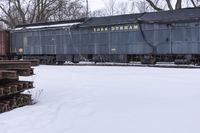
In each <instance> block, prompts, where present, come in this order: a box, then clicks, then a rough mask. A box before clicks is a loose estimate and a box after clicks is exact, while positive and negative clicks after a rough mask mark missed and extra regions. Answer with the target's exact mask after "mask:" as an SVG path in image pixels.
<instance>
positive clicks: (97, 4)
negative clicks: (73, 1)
mask: <svg viewBox="0 0 200 133" xmlns="http://www.w3.org/2000/svg"><path fill="white" fill-rule="evenodd" d="M88 1H89V7H90V9H91V10H92V11H94V10H98V9H101V8H103V7H105V3H106V1H108V0H88ZM117 1H120V2H122V1H128V0H117Z"/></svg>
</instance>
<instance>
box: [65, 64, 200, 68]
mask: <svg viewBox="0 0 200 133" xmlns="http://www.w3.org/2000/svg"><path fill="white" fill-rule="evenodd" d="M64 65H65V66H120V67H157V68H185V69H200V66H196V65H175V64H172V63H171V64H155V65H154V64H133V63H96V64H95V63H80V64H79V63H78V64H76V63H66V64H64Z"/></svg>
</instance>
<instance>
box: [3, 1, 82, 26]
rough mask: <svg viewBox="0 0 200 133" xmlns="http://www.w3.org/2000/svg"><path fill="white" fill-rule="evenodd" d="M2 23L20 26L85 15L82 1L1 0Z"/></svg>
mask: <svg viewBox="0 0 200 133" xmlns="http://www.w3.org/2000/svg"><path fill="white" fill-rule="evenodd" d="M0 12H1V14H0V21H1V22H4V23H5V24H7V25H8V27H10V28H13V27H15V26H16V25H19V24H29V23H37V22H47V21H50V20H64V19H72V18H77V17H81V16H82V15H84V13H85V11H84V6H83V5H82V0H1V1H0Z"/></svg>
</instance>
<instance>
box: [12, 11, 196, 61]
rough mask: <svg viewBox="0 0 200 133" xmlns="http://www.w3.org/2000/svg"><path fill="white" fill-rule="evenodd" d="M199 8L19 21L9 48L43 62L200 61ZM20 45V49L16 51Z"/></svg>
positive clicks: (15, 52)
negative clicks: (28, 21) (56, 20)
mask: <svg viewBox="0 0 200 133" xmlns="http://www.w3.org/2000/svg"><path fill="white" fill-rule="evenodd" d="M199 12H200V8H188V9H180V10H174V11H160V12H150V13H140V14H128V15H119V16H108V17H93V18H85V19H79V20H71V21H62V22H51V23H45V24H44V23H43V24H42V23H41V24H30V25H21V26H18V27H17V28H16V29H14V30H12V31H11V47H12V53H14V54H18V55H19V54H23V56H24V57H26V58H39V59H40V60H41V61H42V62H44V63H47V64H53V63H56V62H58V63H63V62H64V61H72V62H79V61H104V62H107V61H112V62H130V61H142V62H143V63H155V62H156V61H176V60H177V61H178V60H182V61H184V62H190V63H191V62H192V63H199V62H200V61H199V59H200V58H199V57H200V13H199ZM19 49H23V53H20V52H19Z"/></svg>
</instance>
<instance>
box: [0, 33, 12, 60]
mask: <svg viewBox="0 0 200 133" xmlns="http://www.w3.org/2000/svg"><path fill="white" fill-rule="evenodd" d="M9 56H10V37H9V31H3V30H2V31H0V59H1V60H2V59H8V58H9Z"/></svg>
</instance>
